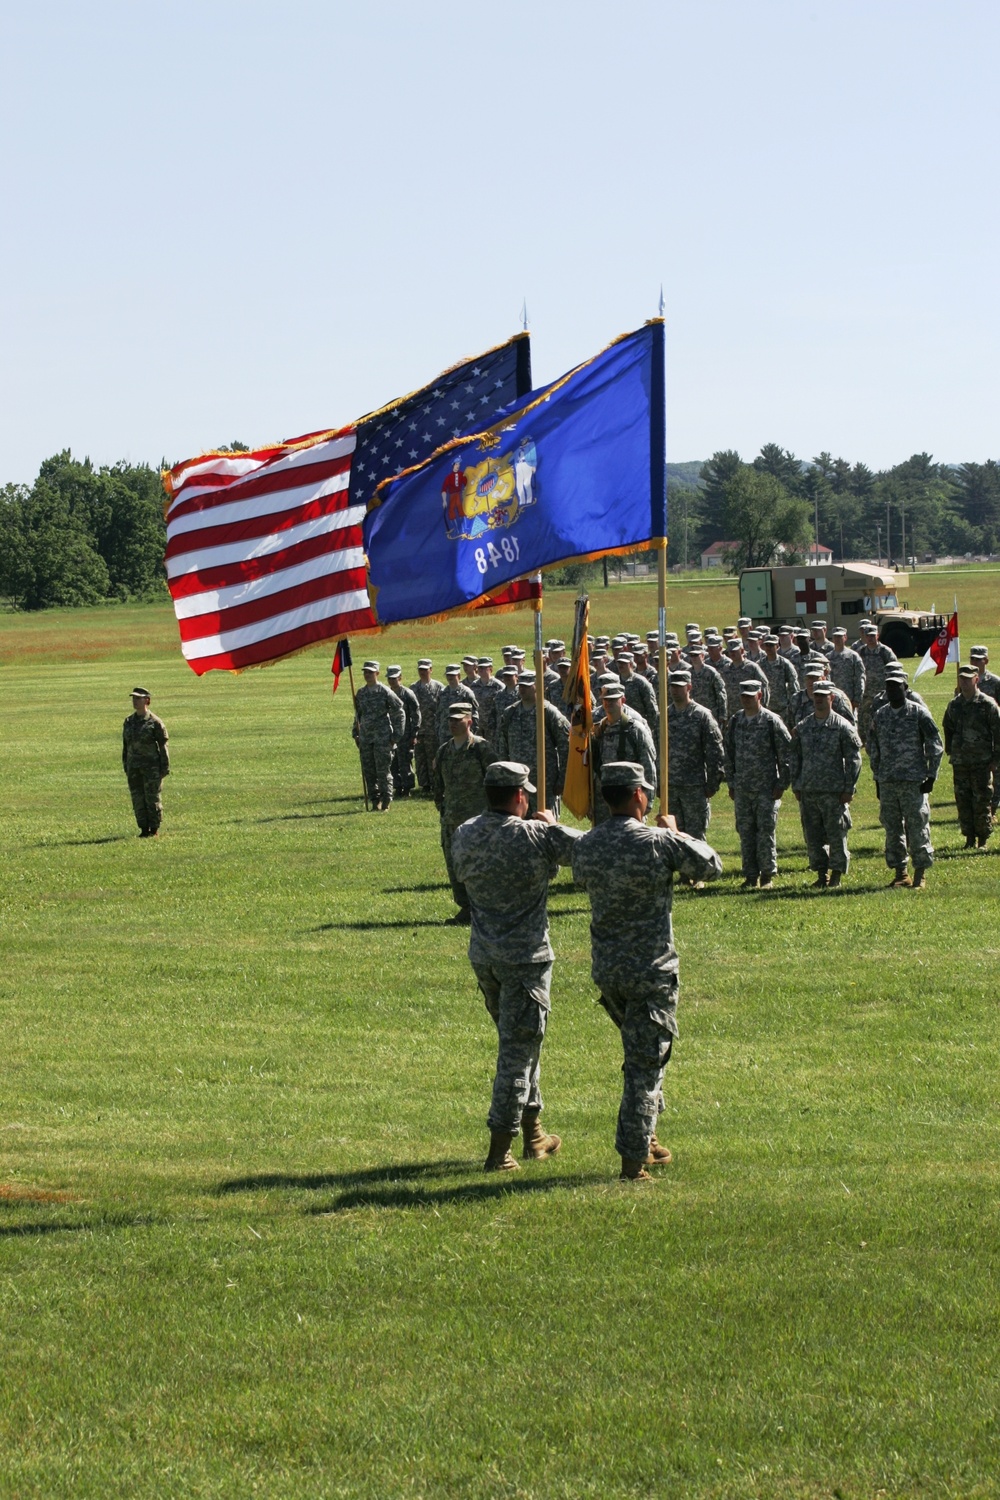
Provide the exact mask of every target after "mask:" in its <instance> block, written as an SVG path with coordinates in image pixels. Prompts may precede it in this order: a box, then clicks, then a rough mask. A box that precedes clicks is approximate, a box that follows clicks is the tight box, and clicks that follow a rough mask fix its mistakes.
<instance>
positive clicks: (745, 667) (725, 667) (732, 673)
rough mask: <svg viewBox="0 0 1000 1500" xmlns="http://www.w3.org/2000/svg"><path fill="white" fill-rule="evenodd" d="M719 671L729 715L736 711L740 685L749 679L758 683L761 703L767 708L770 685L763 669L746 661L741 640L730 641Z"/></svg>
mask: <svg viewBox="0 0 1000 1500" xmlns="http://www.w3.org/2000/svg"><path fill="white" fill-rule="evenodd" d="M719 670H720V672H721V673H722V680H723V681H724V682H725V684H726V697H727V698H728V700H729V712H730V714H733V713H735V711H736V709H735V705H736V703H737V702H738V701H739V697H740V683H741V682H743V681H745V680H746V679H747V678H750V677H755V678H756V679H757V681H758V682H759V683H760V697H761V703H762V704H763V706H764V707H765V708H767V706H768V704H769V702H770V699H771V684H770V683H769V682H768V680H767V674H766V673H765V671H764V669H763V667H759V666H758V665H757V663H756V662H755V661H748V660H747V655H746V649H745V647H744V645H743V642H742V641H741V640H739V639H737V638H736V637H734V638H733V639H732V640H730V642H729V645H728V646H727V647H726V654H725V656H724V657H723V659H722V665H721V666H720V667H719Z"/></svg>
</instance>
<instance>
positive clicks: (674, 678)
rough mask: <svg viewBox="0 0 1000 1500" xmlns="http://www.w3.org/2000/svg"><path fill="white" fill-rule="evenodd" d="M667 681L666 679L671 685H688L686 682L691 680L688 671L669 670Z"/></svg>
mask: <svg viewBox="0 0 1000 1500" xmlns="http://www.w3.org/2000/svg"><path fill="white" fill-rule="evenodd" d="M667 681H668V683H669V684H670V686H671V687H681V686H683V687H686V686H687V685H688V683H689V682H690V681H691V673H690V672H671V673H670V674H669V676H668V677H667Z"/></svg>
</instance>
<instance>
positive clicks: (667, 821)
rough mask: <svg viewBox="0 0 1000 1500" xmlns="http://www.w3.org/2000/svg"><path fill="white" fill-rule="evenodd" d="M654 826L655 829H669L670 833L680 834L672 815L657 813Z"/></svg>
mask: <svg viewBox="0 0 1000 1500" xmlns="http://www.w3.org/2000/svg"><path fill="white" fill-rule="evenodd" d="M656 826H657V828H669V830H670V832H671V833H680V829H679V828H678V827H677V819H676V818H675V817H674V815H673V813H657V814H656Z"/></svg>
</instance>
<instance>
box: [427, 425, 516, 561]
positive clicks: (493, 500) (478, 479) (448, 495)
mask: <svg viewBox="0 0 1000 1500" xmlns="http://www.w3.org/2000/svg"><path fill="white" fill-rule="evenodd" d="M486 446H487V444H486V443H482V444H481V445H480V448H479V451H480V452H481V451H482V449H483V448H485V447H486ZM467 451H468V450H467ZM537 468H538V454H537V451H536V449H535V444H534V442H533V441H532V439H531V438H530V437H525V438H522V439H521V441H520V442H519V443H518V445H517V447H516V448H515V450H514V451H513V453H505V454H497V455H492V456H490V457H487V458H484V459H481V460H480V462H478V463H469V464H466V463H465V462H464V459H463V458H462V457H459V458H453V459H452V460H451V469H450V471H449V472H448V473H447V474H446V475H445V477H444V479H443V481H442V484H441V507H442V510H443V512H444V528H445V531H446V532H447V534H448V536H449V538H450V539H451V541H453V542H468V541H475V540H476V539H477V538H479V537H481V536H484V535H486V533H487V532H490V531H500V530H504V531H505V530H507V529H508V528H509V527H511V526H513V525H514V523H515V522H516V521H517V519H518V517H519V516H520V514H521V512H522V511H523V510H524V509H525V508H526V507H527V506H530V505H534V504H535V503H536V501H537V499H538V495H537V492H536V489H535V471H536V470H537Z"/></svg>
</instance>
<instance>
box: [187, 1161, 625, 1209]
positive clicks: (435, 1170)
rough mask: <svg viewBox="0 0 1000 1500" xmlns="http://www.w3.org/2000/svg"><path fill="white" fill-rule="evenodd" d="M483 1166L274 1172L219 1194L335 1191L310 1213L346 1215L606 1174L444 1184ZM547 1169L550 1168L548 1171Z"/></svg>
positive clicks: (542, 1187) (471, 1199) (236, 1181)
mask: <svg viewBox="0 0 1000 1500" xmlns="http://www.w3.org/2000/svg"><path fill="white" fill-rule="evenodd" d="M478 1170H479V1163H478V1162H477V1161H453V1160H448V1161H427V1162H407V1163H406V1164H405V1165H402V1166H399V1165H395V1166H387V1167H373V1168H370V1169H368V1170H366V1171H361V1172H331V1173H328V1174H327V1173H313V1174H303V1175H302V1176H295V1175H294V1174H291V1173H284V1172H268V1173H262V1174H261V1175H260V1176H256V1177H233V1178H230V1179H228V1180H227V1181H225V1182H220V1183H219V1185H218V1187H217V1188H216V1189H215V1193H216V1195H217V1196H219V1197H223V1196H225V1195H227V1194H229V1193H252V1192H257V1191H260V1190H261V1189H266V1188H291V1189H294V1190H298V1191H303V1192H322V1191H325V1190H329V1189H334V1190H335V1192H336V1197H335V1198H334V1199H333V1201H332V1202H330V1203H326V1204H316V1205H314V1206H313V1207H311V1208H308V1209H306V1213H308V1214H310V1215H312V1216H314V1217H317V1218H320V1217H322V1218H328V1217H330V1216H331V1215H332V1214H338V1213H344V1212H346V1211H347V1210H349V1209H352V1208H422V1207H433V1206H434V1205H436V1204H439V1203H477V1202H486V1201H489V1200H491V1199H494V1198H501V1197H504V1196H505V1195H506V1194H508V1193H511V1194H513V1193H550V1192H552V1191H554V1190H555V1189H558V1188H575V1187H583V1186H585V1185H586V1184H587V1183H589V1182H603V1181H604V1180H605V1176H603V1175H602V1174H600V1173H595V1174H593V1175H592V1176H589V1177H585V1176H582V1175H581V1174H580V1173H573V1174H571V1175H570V1176H554V1175H552V1174H545V1175H541V1174H539V1173H536V1170H535V1168H534V1167H529V1168H527V1169H526V1170H525V1171H524V1172H523V1173H522V1172H502V1173H494V1174H492V1175H491V1176H490V1177H489V1178H488V1179H487V1180H485V1181H479V1182H456V1183H452V1184H448V1183H445V1184H443V1185H441V1184H438V1183H437V1182H436V1179H439V1178H441V1177H468V1176H469V1175H470V1174H471V1173H475V1172H477V1171H478ZM543 1170H544V1169H543Z"/></svg>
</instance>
